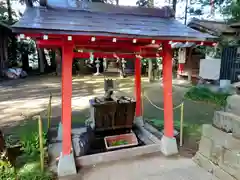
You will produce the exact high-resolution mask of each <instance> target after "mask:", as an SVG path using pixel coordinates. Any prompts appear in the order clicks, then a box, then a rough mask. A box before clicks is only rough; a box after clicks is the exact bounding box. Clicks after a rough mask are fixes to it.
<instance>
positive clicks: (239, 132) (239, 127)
mask: <svg viewBox="0 0 240 180" xmlns="http://www.w3.org/2000/svg"><path fill="white" fill-rule="evenodd" d="M232 135H233V137H235V138H238V139H240V117H239V118H238V119H235V120H234V121H233V129H232Z"/></svg>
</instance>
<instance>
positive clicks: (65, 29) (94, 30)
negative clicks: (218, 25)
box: [12, 3, 213, 41]
mask: <svg viewBox="0 0 240 180" xmlns="http://www.w3.org/2000/svg"><path fill="white" fill-rule="evenodd" d="M92 4H94V3H91V4H88V6H87V8H86V7H84V8H80V9H79V8H77V7H53V6H46V7H28V8H26V11H25V12H24V15H23V17H22V18H21V19H20V20H19V21H18V22H17V23H16V24H14V25H13V26H12V29H13V31H14V32H16V33H24V32H28V33H29V32H31V33H46V34H67V35H96V36H97V35H103V36H116V37H119V36H123V37H138V38H159V39H168V40H178V39H179V40H199V41H204V40H206V39H208V38H213V36H210V35H208V34H204V33H201V32H198V31H196V30H193V29H191V28H189V27H187V26H185V25H183V24H182V23H180V22H178V21H177V20H175V19H174V18H173V13H172V11H171V10H170V8H168V7H164V8H162V9H160V8H139V7H122V6H113V5H106V4H102V3H101V4H98V5H96V4H94V5H92Z"/></svg>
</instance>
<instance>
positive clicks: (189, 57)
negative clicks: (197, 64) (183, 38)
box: [187, 47, 193, 82]
mask: <svg viewBox="0 0 240 180" xmlns="http://www.w3.org/2000/svg"><path fill="white" fill-rule="evenodd" d="M192 50H193V47H190V49H189V52H188V56H187V61H188V81H189V82H191V81H192V59H191V58H192Z"/></svg>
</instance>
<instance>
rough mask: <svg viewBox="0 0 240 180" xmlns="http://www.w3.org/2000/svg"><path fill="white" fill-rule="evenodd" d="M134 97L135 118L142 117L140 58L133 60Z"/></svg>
mask: <svg viewBox="0 0 240 180" xmlns="http://www.w3.org/2000/svg"><path fill="white" fill-rule="evenodd" d="M135 97H136V112H135V113H136V117H141V116H142V107H141V106H142V100H141V99H142V98H141V57H140V56H136V60H135Z"/></svg>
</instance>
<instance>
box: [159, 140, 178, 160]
mask: <svg viewBox="0 0 240 180" xmlns="http://www.w3.org/2000/svg"><path fill="white" fill-rule="evenodd" d="M161 151H162V153H163V154H164V155H165V156H171V155H175V154H177V153H178V148H177V141H176V139H175V138H169V137H166V136H164V135H163V136H162V139H161Z"/></svg>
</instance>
